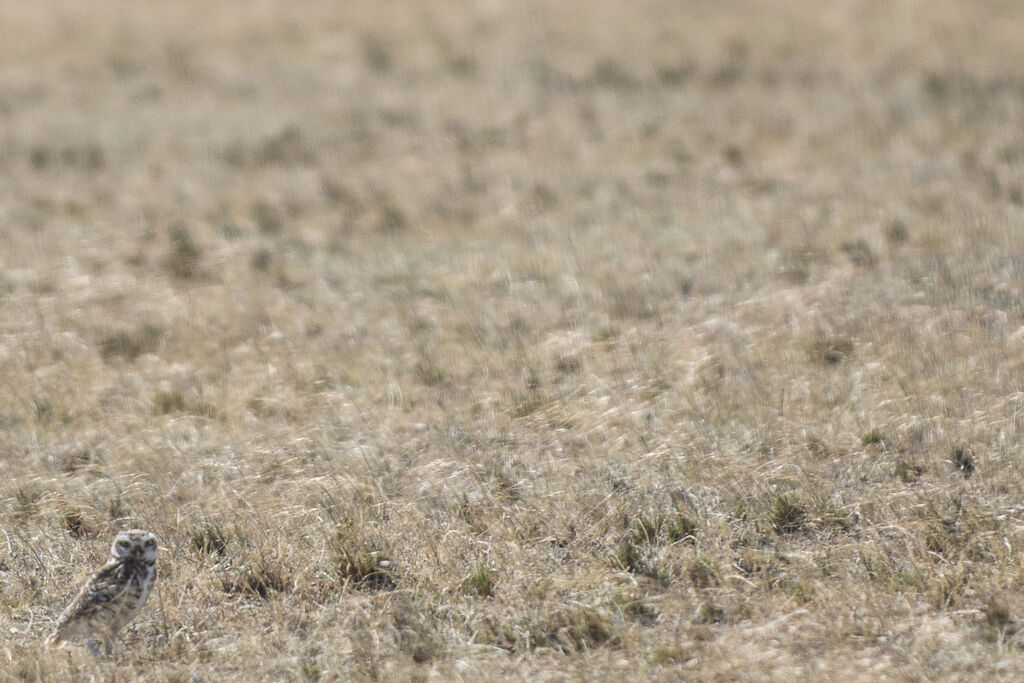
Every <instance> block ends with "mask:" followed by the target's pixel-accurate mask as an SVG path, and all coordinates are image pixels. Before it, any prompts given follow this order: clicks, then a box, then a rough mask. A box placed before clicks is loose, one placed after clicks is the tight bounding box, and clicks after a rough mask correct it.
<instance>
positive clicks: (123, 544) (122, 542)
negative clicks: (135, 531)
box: [117, 540, 131, 548]
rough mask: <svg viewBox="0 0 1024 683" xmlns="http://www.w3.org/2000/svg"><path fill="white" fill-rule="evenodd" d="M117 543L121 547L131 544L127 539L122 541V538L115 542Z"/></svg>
mask: <svg viewBox="0 0 1024 683" xmlns="http://www.w3.org/2000/svg"><path fill="white" fill-rule="evenodd" d="M117 544H118V545H119V546H121V547H122V548H127V547H128V546H130V545H131V543H130V542H128V541H124V540H122V541H118V543H117Z"/></svg>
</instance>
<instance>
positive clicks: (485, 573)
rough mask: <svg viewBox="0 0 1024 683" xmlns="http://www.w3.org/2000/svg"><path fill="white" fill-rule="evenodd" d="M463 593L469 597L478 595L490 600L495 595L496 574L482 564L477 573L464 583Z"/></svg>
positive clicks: (464, 580) (468, 577)
mask: <svg viewBox="0 0 1024 683" xmlns="http://www.w3.org/2000/svg"><path fill="white" fill-rule="evenodd" d="M462 590H463V592H465V593H467V594H469V595H476V596H479V597H481V598H489V597H491V596H492V595H494V574H493V573H492V572H491V568H490V567H488V566H487V565H485V564H481V565H480V566H478V567H477V568H476V571H475V572H473V573H472V574H470V575H469V576H467V577H466V578H465V579H463V581H462Z"/></svg>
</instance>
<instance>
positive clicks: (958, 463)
mask: <svg viewBox="0 0 1024 683" xmlns="http://www.w3.org/2000/svg"><path fill="white" fill-rule="evenodd" d="M953 465H954V466H955V467H956V468H957V469H958V470H960V473H961V474H963V475H964V479H970V478H971V475H972V474H974V455H973V454H972V453H971V451H970V449H968V448H966V447H964V446H955V447H954V448H953Z"/></svg>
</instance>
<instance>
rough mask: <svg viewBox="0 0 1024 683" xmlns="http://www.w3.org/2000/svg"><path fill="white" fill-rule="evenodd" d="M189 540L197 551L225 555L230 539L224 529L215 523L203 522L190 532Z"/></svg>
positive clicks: (205, 553)
mask: <svg viewBox="0 0 1024 683" xmlns="http://www.w3.org/2000/svg"><path fill="white" fill-rule="evenodd" d="M189 540H190V541H191V542H192V547H193V548H194V549H195V550H196V552H198V553H200V554H203V555H217V556H218V557H224V553H225V551H226V550H227V547H228V539H227V536H226V535H225V534H224V530H223V529H221V527H220V526H218V525H215V524H203V525H201V526H199V527H197V528H195V529H193V530H192V532H191V533H190V534H189Z"/></svg>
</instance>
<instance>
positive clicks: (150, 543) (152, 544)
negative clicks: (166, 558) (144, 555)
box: [146, 538, 156, 548]
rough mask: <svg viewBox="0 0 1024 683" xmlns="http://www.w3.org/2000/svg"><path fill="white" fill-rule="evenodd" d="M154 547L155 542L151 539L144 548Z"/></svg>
mask: <svg viewBox="0 0 1024 683" xmlns="http://www.w3.org/2000/svg"><path fill="white" fill-rule="evenodd" d="M155 545H156V541H154V540H153V539H152V538H151V539H149V540H147V541H146V547H147V548H152V547H153V546H155Z"/></svg>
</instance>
